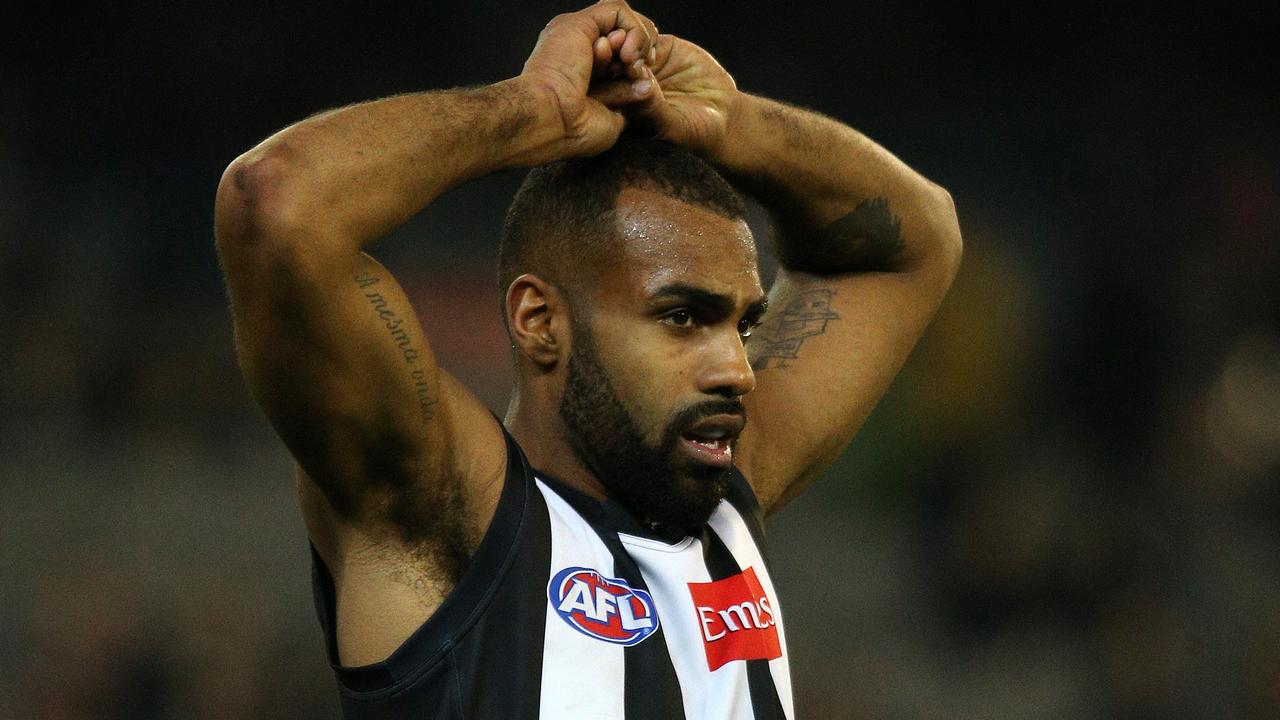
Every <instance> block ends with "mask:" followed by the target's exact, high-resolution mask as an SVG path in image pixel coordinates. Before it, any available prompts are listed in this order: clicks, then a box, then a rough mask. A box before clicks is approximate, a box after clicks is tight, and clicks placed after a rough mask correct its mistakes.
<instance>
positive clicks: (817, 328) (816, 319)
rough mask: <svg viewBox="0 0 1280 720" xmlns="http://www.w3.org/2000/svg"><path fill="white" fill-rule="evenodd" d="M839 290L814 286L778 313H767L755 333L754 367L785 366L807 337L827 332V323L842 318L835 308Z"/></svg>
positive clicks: (752, 365) (753, 339)
mask: <svg viewBox="0 0 1280 720" xmlns="http://www.w3.org/2000/svg"><path fill="white" fill-rule="evenodd" d="M835 294H836V293H835V290H832V289H831V288H814V289H812V290H805V291H804V292H801V293H800V294H798V295H796V296H794V297H792V298H790V299H789V300H787V303H786V305H785V306H783V307H782V310H781V311H780V312H779V313H778V314H776V315H775V314H773V313H772V312H770V313H768V314H766V315H765V318H764V322H763V323H761V325H760V327H759V328H756V331H755V332H754V333H752V335H751V340H752V346H751V369H752V370H756V371H759V370H765V369H768V368H778V369H782V368H785V367H789V365H788V364H787V361H788V360H794V359H795V358H796V357H798V356H799V353H800V345H801V344H802V343H804V341H805V338H810V337H813V336H815V335H821V334H822V333H824V332H826V331H827V323H829V322H831V321H832V320H839V319H840V316H839V315H837V314H836V313H835V312H834V311H832V310H831V298H832V296H834V295H835Z"/></svg>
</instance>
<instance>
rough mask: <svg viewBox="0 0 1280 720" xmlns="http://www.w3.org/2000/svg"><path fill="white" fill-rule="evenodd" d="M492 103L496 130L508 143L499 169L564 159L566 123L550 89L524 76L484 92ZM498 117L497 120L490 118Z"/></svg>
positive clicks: (500, 83)
mask: <svg viewBox="0 0 1280 720" xmlns="http://www.w3.org/2000/svg"><path fill="white" fill-rule="evenodd" d="M481 92H482V93H485V94H486V95H489V96H490V98H491V99H492V107H491V108H490V110H489V111H490V112H494V113H495V115H496V117H497V118H498V120H497V124H496V127H495V130H496V131H497V133H498V134H499V137H500V138H501V139H503V140H506V141H507V142H503V143H496V144H495V146H496V147H500V148H502V152H501V153H500V156H499V157H497V158H495V166H496V167H498V168H515V167H525V168H527V167H534V166H536V165H541V164H543V163H547V162H551V161H553V160H558V159H559V158H561V157H563V156H564V149H563V146H564V134H565V133H564V122H563V120H562V119H561V115H560V111H559V109H558V103H557V102H556V99H555V96H554V94H553V93H552V92H551V90H550V89H549V88H547V87H546V86H544V85H541V84H539V83H537V82H535V81H533V80H530V79H529V78H527V77H525V76H523V75H517V76H516V77H514V78H511V79H508V80H503V81H501V82H497V83H494V84H492V85H488V86H486V87H484V88H482V90H481ZM490 117H494V116H492V115H491V116H490Z"/></svg>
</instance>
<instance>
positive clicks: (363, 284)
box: [355, 272, 439, 423]
mask: <svg viewBox="0 0 1280 720" xmlns="http://www.w3.org/2000/svg"><path fill="white" fill-rule="evenodd" d="M355 280H356V285H357V286H359V288H360V291H361V292H362V293H363V294H364V297H365V299H366V300H368V301H369V306H370V307H372V308H373V310H374V312H376V313H377V314H378V319H379V320H381V321H382V324H383V326H385V327H386V328H387V332H388V333H389V334H390V335H391V340H392V341H393V342H395V344H396V347H397V348H399V349H400V356H401V357H402V358H404V364H405V365H406V366H408V367H409V379H410V380H412V381H413V391H414V395H416V396H417V401H418V410H419V412H421V413H422V422H423V423H426V422H429V421H430V420H431V416H432V406H434V405H435V404H436V403H437V402H439V401H438V400H436V399H435V398H433V397H431V384H430V382H428V378H427V369H426V368H425V367H421V364H422V363H421V362H420V361H421V358H422V355H421V353H420V352H419V351H418V350H417V348H415V347H413V338H411V337H410V336H409V333H408V331H407V330H406V329H405V326H404V323H405V320H404V318H402V317H399V316H398V315H396V312H395V310H393V309H391V307H390V306H389V305H388V304H387V299H386V298H385V297H383V296H382V293H380V292H378V291H377V290H376V289H373V290H370V288H373V286H375V285H377V284H378V283H379V282H381V280H380V279H379V278H378V276H377V275H374V274H372V273H367V272H366V273H360V274H359V275H356V278H355Z"/></svg>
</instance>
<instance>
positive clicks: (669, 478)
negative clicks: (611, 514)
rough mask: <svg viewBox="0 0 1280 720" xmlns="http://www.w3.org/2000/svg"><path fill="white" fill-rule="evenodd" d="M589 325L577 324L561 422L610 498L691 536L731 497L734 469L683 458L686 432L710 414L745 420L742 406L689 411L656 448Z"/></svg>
mask: <svg viewBox="0 0 1280 720" xmlns="http://www.w3.org/2000/svg"><path fill="white" fill-rule="evenodd" d="M585 324H586V323H585V322H580V323H577V324H576V325H575V327H574V330H573V353H572V354H571V355H570V356H569V366H568V371H567V375H566V378H565V390H564V395H563V397H562V398H561V400H560V418H561V419H562V420H563V421H564V423H565V425H566V426H567V427H568V429H569V440H570V443H571V444H572V447H573V450H574V453H575V454H576V455H577V456H578V459H579V460H581V461H582V463H583V464H584V465H586V466H587V469H589V470H590V471H591V472H592V473H594V474H595V476H596V478H598V479H599V480H600V482H601V484H603V485H604V487H605V489H606V490H608V492H609V495H610V497H612V498H613V499H614V500H616V501H618V502H619V503H620V504H621V505H622V506H623V507H625V508H626V509H627V510H628V511H629V512H630V513H631V514H632V515H633V516H634V517H636V518H637V519H639V520H640V521H641V522H642V523H644V524H645V525H647V526H649V527H650V528H651V529H653V530H655V531H657V532H659V533H660V534H663V535H670V536H680V535H686V534H689V533H690V531H692V530H693V529H695V528H697V527H698V526H700V525H702V524H703V523H705V522H706V521H707V519H708V518H710V517H711V513H712V511H714V510H715V508H716V506H717V505H719V504H720V501H721V500H723V499H724V498H725V496H726V495H727V494H728V491H729V470H728V469H722V468H717V467H711V466H709V465H704V464H702V463H698V462H695V461H693V460H692V459H691V458H686V457H684V456H683V453H682V452H681V450H680V437H681V434H682V433H683V432H684V431H685V430H687V429H688V428H690V427H691V426H693V425H694V424H695V423H696V422H697V421H698V420H700V419H701V418H704V417H707V416H708V415H714V414H717V413H729V414H737V415H745V411H744V409H743V407H742V402H741V401H740V400H738V399H737V398H732V399H721V400H709V401H707V402H703V403H698V404H696V405H693V406H691V407H688V408H684V409H682V410H680V411H679V412H677V413H675V414H674V415H673V416H672V418H671V420H670V421H669V422H668V423H667V424H666V426H665V427H664V428H663V430H662V434H661V436H660V438H659V441H658V444H657V445H652V444H650V443H649V442H647V441H646V440H645V436H644V434H643V433H642V432H641V431H640V427H639V426H638V424H637V423H636V422H635V419H634V418H633V417H632V416H631V413H630V412H628V411H627V409H626V407H625V406H624V405H623V404H622V401H621V400H620V399H619V398H618V395H617V393H616V392H615V391H614V388H613V383H612V382H610V380H609V374H608V373H607V372H606V371H605V369H604V367H603V366H602V365H601V363H600V360H599V358H598V357H597V356H596V353H595V346H594V343H593V341H592V337H591V333H590V332H589V330H588V329H587V328H585V327H581V326H582V325H585ZM580 328H581V329H580Z"/></svg>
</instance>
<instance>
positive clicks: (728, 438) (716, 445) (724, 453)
mask: <svg viewBox="0 0 1280 720" xmlns="http://www.w3.org/2000/svg"><path fill="white" fill-rule="evenodd" d="M744 425H746V419H745V418H743V417H742V416H741V415H713V416H711V417H707V418H703V419H702V420H699V421H698V422H696V423H694V425H693V426H692V427H691V428H689V429H688V430H686V431H685V432H684V433H682V434H681V435H680V441H681V445H682V446H684V448H685V450H686V451H687V452H689V453H690V454H691V455H692V456H693V459H694V460H695V461H697V462H701V463H705V464H707V465H715V466H717V467H726V468H727V467H729V466H730V465H731V464H733V442H734V441H735V440H737V439H738V434H739V433H741V432H742V428H743V426H744Z"/></svg>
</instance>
